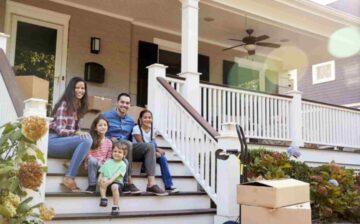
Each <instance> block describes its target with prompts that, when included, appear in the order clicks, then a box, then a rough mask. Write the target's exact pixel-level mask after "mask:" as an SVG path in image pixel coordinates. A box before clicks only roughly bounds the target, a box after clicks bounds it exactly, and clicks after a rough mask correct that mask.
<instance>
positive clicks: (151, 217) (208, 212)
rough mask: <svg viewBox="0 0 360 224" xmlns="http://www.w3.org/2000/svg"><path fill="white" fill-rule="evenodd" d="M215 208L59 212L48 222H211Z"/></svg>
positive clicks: (87, 223)
mask: <svg viewBox="0 0 360 224" xmlns="http://www.w3.org/2000/svg"><path fill="white" fill-rule="evenodd" d="M215 213H216V209H213V208H208V209H184V210H176V211H146V212H143V211H137V212H121V213H120V215H119V216H111V215H110V214H109V212H107V213H78V214H73V213H72V214H60V215H57V216H56V217H55V218H54V219H53V220H52V221H51V222H48V223H56V224H62V223H69V222H71V223H76V224H89V223H110V222H121V223H126V224H142V223H144V219H146V223H147V224H169V223H178V224H188V223H196V224H212V223H214V215H215Z"/></svg>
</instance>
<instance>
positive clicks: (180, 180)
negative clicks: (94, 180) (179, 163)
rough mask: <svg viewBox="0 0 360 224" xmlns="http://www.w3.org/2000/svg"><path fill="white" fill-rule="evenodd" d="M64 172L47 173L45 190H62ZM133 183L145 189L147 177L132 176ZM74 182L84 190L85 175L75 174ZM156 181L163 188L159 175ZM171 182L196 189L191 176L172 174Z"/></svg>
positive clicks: (85, 186)
mask: <svg viewBox="0 0 360 224" xmlns="http://www.w3.org/2000/svg"><path fill="white" fill-rule="evenodd" d="M63 176H64V174H63V173H48V174H47V177H46V192H63V191H64V188H63V187H62V186H61V185H60V183H61V181H62V179H63ZM133 181H134V183H135V185H136V186H137V187H138V188H139V189H141V190H145V189H146V184H147V178H146V176H143V175H141V176H140V175H136V176H133ZM76 183H77V185H78V186H79V187H80V189H81V190H85V189H86V188H87V186H88V178H87V176H77V177H76ZM156 183H157V184H158V185H159V186H160V187H162V188H163V189H164V184H163V182H162V179H161V177H160V176H157V177H156ZM173 183H174V186H175V187H176V188H178V189H179V190H180V191H196V190H197V182H196V180H195V179H194V178H193V177H191V176H173Z"/></svg>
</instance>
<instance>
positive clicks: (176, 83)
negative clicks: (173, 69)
mask: <svg viewBox="0 0 360 224" xmlns="http://www.w3.org/2000/svg"><path fill="white" fill-rule="evenodd" d="M166 80H167V81H168V82H169V84H170V85H171V86H172V87H173V88H174V89H175V90H176V92H178V93H181V88H182V87H183V85H184V83H185V80H182V79H179V78H172V77H166Z"/></svg>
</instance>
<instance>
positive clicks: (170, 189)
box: [165, 186, 179, 193]
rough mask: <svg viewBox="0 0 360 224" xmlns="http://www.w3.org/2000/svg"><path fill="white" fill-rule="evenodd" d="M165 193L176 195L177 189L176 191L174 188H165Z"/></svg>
mask: <svg viewBox="0 0 360 224" xmlns="http://www.w3.org/2000/svg"><path fill="white" fill-rule="evenodd" d="M165 191H167V192H169V193H178V192H179V189H177V188H176V187H173V186H172V187H166V188H165Z"/></svg>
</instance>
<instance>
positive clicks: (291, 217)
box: [241, 202, 311, 224]
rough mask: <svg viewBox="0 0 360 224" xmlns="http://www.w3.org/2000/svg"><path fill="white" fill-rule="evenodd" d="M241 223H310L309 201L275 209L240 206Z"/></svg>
mask: <svg viewBox="0 0 360 224" xmlns="http://www.w3.org/2000/svg"><path fill="white" fill-rule="evenodd" d="M241 223H246V224H265V223H266V224H289V223H291V224H311V207H310V203H309V202H307V203H303V204H297V205H292V206H287V207H282V208H277V209H271V208H263V207H258V206H249V205H242V206H241Z"/></svg>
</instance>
